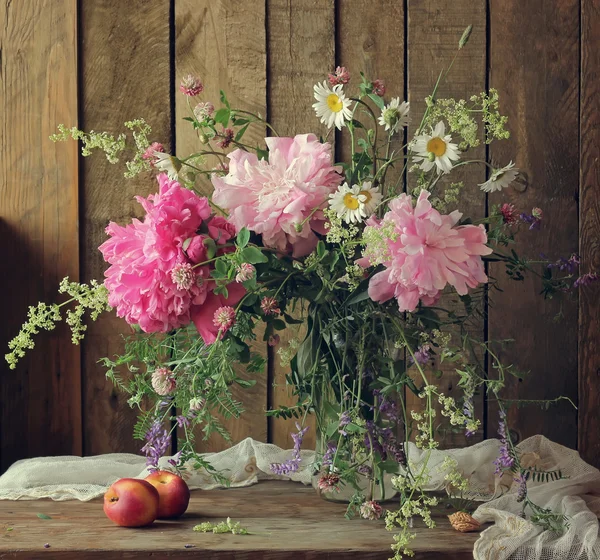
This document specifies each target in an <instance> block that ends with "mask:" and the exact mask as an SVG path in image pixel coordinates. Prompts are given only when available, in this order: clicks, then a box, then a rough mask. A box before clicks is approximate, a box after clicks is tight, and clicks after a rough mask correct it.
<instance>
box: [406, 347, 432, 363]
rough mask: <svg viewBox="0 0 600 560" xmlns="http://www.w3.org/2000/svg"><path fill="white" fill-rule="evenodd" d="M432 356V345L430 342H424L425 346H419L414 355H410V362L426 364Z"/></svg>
mask: <svg viewBox="0 0 600 560" xmlns="http://www.w3.org/2000/svg"><path fill="white" fill-rule="evenodd" d="M430 358H431V346H429V344H423V346H419V348H418V350H417V351H416V352H415V355H414V357H413V356H411V357H410V363H411V364H414V363H415V362H416V363H417V364H419V365H421V366H424V365H425V364H426V363H427V362H428V361H429V360H430Z"/></svg>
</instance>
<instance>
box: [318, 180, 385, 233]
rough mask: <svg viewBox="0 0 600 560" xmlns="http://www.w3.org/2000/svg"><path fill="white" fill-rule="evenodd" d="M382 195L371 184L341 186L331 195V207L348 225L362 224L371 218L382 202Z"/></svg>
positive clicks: (346, 184)
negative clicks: (364, 220) (365, 219)
mask: <svg viewBox="0 0 600 560" xmlns="http://www.w3.org/2000/svg"><path fill="white" fill-rule="evenodd" d="M381 198H382V196H381V193H380V192H379V190H378V189H377V187H372V186H371V183H370V182H366V183H363V184H362V185H352V186H351V187H349V186H348V183H344V184H343V185H341V186H340V187H339V188H338V190H337V191H336V192H335V193H333V194H330V195H329V205H330V206H331V208H332V209H333V210H334V211H335V212H336V214H337V215H338V217H339V218H341V219H342V220H344V221H345V222H346V223H347V224H353V223H359V222H362V221H363V219H364V218H367V217H369V216H371V215H372V214H373V213H374V212H375V209H376V208H377V206H378V205H379V203H380V202H381Z"/></svg>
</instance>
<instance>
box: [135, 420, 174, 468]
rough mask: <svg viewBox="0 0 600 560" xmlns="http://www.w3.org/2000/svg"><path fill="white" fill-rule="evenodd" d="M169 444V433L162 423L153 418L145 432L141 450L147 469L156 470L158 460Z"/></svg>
mask: <svg viewBox="0 0 600 560" xmlns="http://www.w3.org/2000/svg"><path fill="white" fill-rule="evenodd" d="M170 445H171V435H170V434H169V432H167V430H165V429H164V428H163V427H162V424H161V423H160V422H159V421H158V420H155V421H154V423H153V424H152V426H151V427H150V429H149V430H148V431H147V432H146V445H144V447H142V452H143V453H145V455H146V466H147V467H148V470H149V471H151V472H153V471H156V470H158V461H159V459H160V458H161V457H162V456H163V455H164V454H165V453H166V451H167V449H169V446H170Z"/></svg>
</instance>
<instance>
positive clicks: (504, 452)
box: [494, 410, 515, 474]
mask: <svg viewBox="0 0 600 560" xmlns="http://www.w3.org/2000/svg"><path fill="white" fill-rule="evenodd" d="M498 435H499V436H500V452H499V454H498V457H496V459H494V465H496V470H495V471H494V472H495V474H502V471H503V469H510V468H511V467H512V466H513V465H514V463H515V460H514V458H513V457H512V455H511V454H510V450H509V442H508V432H507V430H506V413H505V412H504V411H502V410H501V411H500V420H499V422H498Z"/></svg>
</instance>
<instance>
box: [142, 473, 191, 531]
mask: <svg viewBox="0 0 600 560" xmlns="http://www.w3.org/2000/svg"><path fill="white" fill-rule="evenodd" d="M145 480H147V481H148V482H149V483H150V484H152V486H154V488H156V490H157V491H158V519H172V518H173V517H179V516H180V515H183V514H184V513H185V510H186V509H187V507H188V504H189V502H190V489H189V488H188V485H187V484H186V483H185V480H183V478H181V477H180V476H179V475H176V474H175V473H172V472H169V471H155V472H153V473H151V474H149V475H148V476H147V477H146V479H145Z"/></svg>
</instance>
